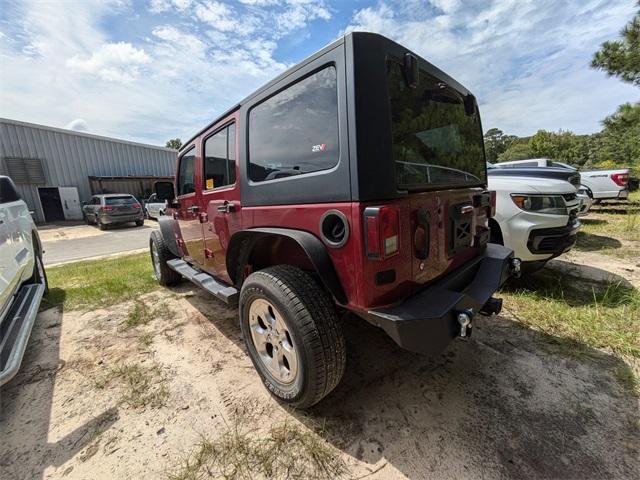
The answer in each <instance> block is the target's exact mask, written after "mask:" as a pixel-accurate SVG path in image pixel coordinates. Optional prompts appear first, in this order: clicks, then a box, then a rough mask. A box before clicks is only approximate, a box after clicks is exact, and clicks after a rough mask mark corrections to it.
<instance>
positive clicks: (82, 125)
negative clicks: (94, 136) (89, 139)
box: [64, 118, 89, 132]
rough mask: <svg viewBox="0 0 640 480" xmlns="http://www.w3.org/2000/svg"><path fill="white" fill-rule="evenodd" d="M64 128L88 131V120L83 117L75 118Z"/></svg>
mask: <svg viewBox="0 0 640 480" xmlns="http://www.w3.org/2000/svg"><path fill="white" fill-rule="evenodd" d="M64 128H66V129H67V130H73V131H75V132H88V131H89V126H88V125H87V121H86V120H84V119H83V118H76V119H75V120H73V121H71V122H69V123H67V124H66V125H65V126H64Z"/></svg>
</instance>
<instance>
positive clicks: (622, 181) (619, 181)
mask: <svg viewBox="0 0 640 480" xmlns="http://www.w3.org/2000/svg"><path fill="white" fill-rule="evenodd" d="M611 180H613V181H614V182H615V183H616V185H618V186H619V187H626V186H627V184H628V183H629V174H628V173H612V174H611Z"/></svg>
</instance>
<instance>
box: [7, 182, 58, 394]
mask: <svg viewBox="0 0 640 480" xmlns="http://www.w3.org/2000/svg"><path fill="white" fill-rule="evenodd" d="M42 253H43V250H42V244H41V243H40V238H39V237H38V230H37V229H36V226H35V224H34V223H33V219H32V218H31V214H30V212H29V208H28V207H27V204H26V203H25V202H24V201H23V200H22V199H21V198H20V195H19V194H18V192H17V190H16V188H15V185H14V184H13V182H12V181H11V179H10V178H9V177H5V176H0V385H4V384H5V383H7V382H8V381H9V380H11V379H12V378H13V377H14V376H15V375H16V373H18V369H19V368H20V364H21V363H22V357H23V355H24V352H25V349H26V348H27V342H28V341H29V336H30V335H31V329H32V327H33V324H34V322H35V319H36V315H37V313H38V308H39V307H40V301H41V300H42V296H43V295H44V294H45V292H46V291H47V276H46V274H45V271H44V266H43V263H42Z"/></svg>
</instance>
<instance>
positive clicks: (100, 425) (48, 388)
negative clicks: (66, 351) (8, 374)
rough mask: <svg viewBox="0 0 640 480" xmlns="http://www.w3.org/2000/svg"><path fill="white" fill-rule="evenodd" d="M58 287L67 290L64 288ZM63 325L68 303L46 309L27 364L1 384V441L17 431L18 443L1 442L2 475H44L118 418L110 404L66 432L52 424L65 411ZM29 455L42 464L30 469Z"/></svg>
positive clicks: (29, 349)
mask: <svg viewBox="0 0 640 480" xmlns="http://www.w3.org/2000/svg"><path fill="white" fill-rule="evenodd" d="M58 293H59V295H64V292H63V291H62V293H60V292H58ZM61 331H62V309H61V308H60V307H55V308H50V309H48V310H45V311H41V312H40V313H39V314H38V318H37V320H36V324H35V326H34V329H33V331H32V333H31V338H30V339H29V344H28V346H27V351H26V352H25V357H24V359H23V361H22V368H21V370H20V371H19V373H18V375H17V376H16V377H15V378H14V379H13V380H11V381H10V382H9V383H8V384H6V385H4V386H3V387H1V389H0V431H1V432H2V433H1V434H0V445H1V444H2V441H3V440H2V439H4V438H9V437H11V439H12V445H11V446H12V447H13V448H10V449H8V448H7V449H5V448H4V447H2V448H0V478H3V479H14V478H15V479H26V478H29V479H37V478H44V477H45V475H44V471H45V469H46V468H47V467H49V466H56V467H57V466H60V465H62V464H63V463H65V462H66V461H67V460H69V459H70V458H72V457H73V456H75V455H76V454H77V453H78V452H80V451H81V450H82V449H83V448H84V447H86V446H87V444H88V443H90V442H91V441H92V440H93V438H94V435H96V434H97V433H98V432H100V431H103V430H106V429H108V428H109V427H110V426H111V425H112V424H113V423H114V422H115V421H116V420H117V418H118V411H117V409H116V408H109V409H107V410H105V411H104V412H102V413H101V414H99V415H97V416H95V417H94V418H92V419H91V420H90V421H88V422H86V423H83V424H82V425H79V426H78V427H77V428H75V429H74V430H73V431H71V432H68V433H65V434H64V435H61V436H58V435H57V434H58V432H54V431H52V430H51V428H50V427H51V423H52V421H53V418H54V417H53V415H56V414H60V412H54V411H53V409H52V405H53V398H54V394H55V390H54V385H55V380H56V376H57V374H58V372H59V371H60V369H62V368H63V367H64V362H63V361H62V360H60V334H61ZM43 385H44V388H43ZM52 438H54V439H56V438H57V439H56V440H54V441H52V440H51V439H52ZM16 441H18V442H19V443H18V444H16ZM16 447H17V448H16ZM27 458H37V459H38V462H35V463H37V464H38V466H37V469H33V470H30V471H25V465H28V464H30V465H34V464H35V463H34V462H32V461H31V462H27V461H26V459H27Z"/></svg>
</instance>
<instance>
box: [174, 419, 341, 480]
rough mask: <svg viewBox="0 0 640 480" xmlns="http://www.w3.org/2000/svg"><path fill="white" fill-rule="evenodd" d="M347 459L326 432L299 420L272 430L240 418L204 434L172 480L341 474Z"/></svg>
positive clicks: (282, 424) (306, 476) (304, 476)
mask: <svg viewBox="0 0 640 480" xmlns="http://www.w3.org/2000/svg"><path fill="white" fill-rule="evenodd" d="M346 473H347V469H346V465H345V464H344V462H343V461H342V459H341V458H340V457H339V456H338V455H337V454H336V453H335V452H334V451H333V449H332V448H331V447H330V446H329V445H328V444H327V442H326V441H325V440H324V439H323V438H322V436H319V435H317V434H316V433H314V432H312V431H309V430H306V429H303V428H301V427H299V426H297V425H290V424H288V423H280V424H276V425H274V426H271V427H270V428H269V429H268V431H266V432H259V431H257V430H255V429H253V430H251V429H247V428H246V427H243V426H241V425H240V424H239V423H238V424H236V425H233V426H230V427H228V428H227V429H226V430H225V431H223V432H222V434H221V435H220V436H219V437H218V438H217V439H215V440H209V439H206V438H203V439H202V440H201V442H200V443H199V445H198V446H197V448H196V450H195V451H194V452H193V453H192V454H191V455H189V456H188V457H187V458H186V459H184V461H183V462H182V464H181V465H180V466H179V468H178V470H176V471H175V472H173V473H170V474H169V475H168V477H169V478H170V479H172V480H196V479H201V478H225V479H243V480H244V479H246V480H252V479H254V478H289V479H305V480H306V479H325V478H340V477H343V476H344V475H345V474H346Z"/></svg>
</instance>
